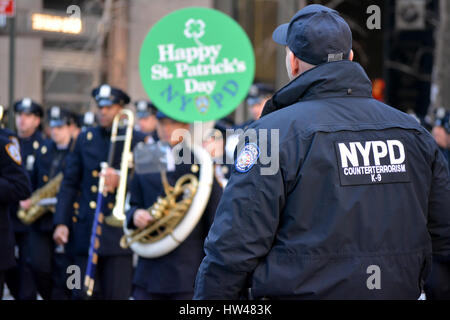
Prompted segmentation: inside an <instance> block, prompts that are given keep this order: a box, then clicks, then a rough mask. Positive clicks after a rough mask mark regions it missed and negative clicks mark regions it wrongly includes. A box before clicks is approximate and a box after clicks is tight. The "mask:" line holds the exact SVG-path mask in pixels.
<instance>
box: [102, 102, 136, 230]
mask: <svg viewBox="0 0 450 320" xmlns="http://www.w3.org/2000/svg"><path fill="white" fill-rule="evenodd" d="M120 121H123V123H125V125H126V132H125V135H124V136H123V135H122V136H119V135H117V134H118V131H119V122H120ZM133 125H134V115H133V112H132V111H131V110H127V109H124V110H122V111H121V112H120V113H119V114H117V115H116V116H115V117H114V121H113V127H112V131H111V149H110V153H109V155H108V157H109V159H108V162H109V165H112V162H113V161H114V151H115V145H116V142H117V141H125V142H124V145H123V151H122V158H121V161H120V179H119V186H118V187H117V190H116V201H115V205H114V209H113V212H112V215H111V216H108V217H106V219H105V222H106V223H107V224H108V225H110V226H113V227H122V226H123V222H124V221H125V213H124V212H125V197H126V192H127V177H128V168H129V167H131V165H132V162H133V155H132V153H131V140H132V138H133Z"/></svg>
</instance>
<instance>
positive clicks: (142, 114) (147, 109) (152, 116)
mask: <svg viewBox="0 0 450 320" xmlns="http://www.w3.org/2000/svg"><path fill="white" fill-rule="evenodd" d="M134 105H135V106H136V111H137V112H136V116H137V119H138V121H137V122H138V123H137V126H138V128H139V131H140V132H142V133H143V134H145V135H146V136H148V138H147V142H148V143H152V142H155V141H158V135H157V133H156V124H157V122H158V119H156V112H157V110H158V109H156V107H155V105H154V104H153V103H152V102H150V101H147V100H138V101H136V102H135V103H134Z"/></svg>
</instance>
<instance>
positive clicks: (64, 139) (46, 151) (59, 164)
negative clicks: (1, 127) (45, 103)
mask: <svg viewBox="0 0 450 320" xmlns="http://www.w3.org/2000/svg"><path fill="white" fill-rule="evenodd" d="M49 111H50V112H49V117H48V125H49V128H50V135H51V139H48V140H46V141H45V142H44V143H43V145H42V147H41V148H39V149H38V152H37V154H36V160H35V162H34V169H33V174H32V176H31V183H32V186H33V190H42V188H43V187H44V186H48V183H50V181H52V182H55V181H57V180H59V182H56V185H55V186H54V187H53V188H54V190H52V191H51V192H55V193H56V190H57V185H59V184H60V183H61V182H60V178H59V177H61V175H62V171H63V169H64V166H65V164H66V159H67V155H68V154H69V152H70V149H71V146H72V145H73V140H72V135H71V134H72V130H71V127H70V121H71V120H70V114H69V113H68V112H67V111H65V110H62V109H61V108H60V107H58V106H53V107H52V108H51V109H50V110H49ZM55 195H56V194H55ZM41 200H42V199H41ZM33 205H34V206H36V205H37V204H33ZM31 206H32V202H31V199H28V200H27V201H24V205H23V208H24V209H26V210H30V209H31ZM53 206H54V204H53ZM53 208H54V207H53ZM50 210H51V207H48V210H47V211H45V213H44V214H43V215H42V216H41V217H39V218H37V220H36V221H33V222H32V221H30V222H31V231H30V242H31V244H32V246H33V247H32V249H33V250H31V252H30V266H31V270H32V272H33V276H34V280H35V282H36V286H37V290H38V292H39V294H40V295H41V296H42V298H43V299H45V300H50V299H57V300H62V299H64V300H65V299H68V298H69V297H70V294H69V292H68V289H67V287H66V281H65V279H64V277H62V276H61V274H62V275H64V274H65V272H66V268H67V266H68V265H69V264H70V263H69V260H68V257H67V256H66V255H65V253H57V252H55V250H56V249H57V247H56V246H55V243H54V242H53V238H52V234H53V214H52V213H51V211H50ZM53 210H54V209H53ZM24 212H25V211H24ZM28 212H30V211H28ZM27 218H28V219H33V217H30V216H29V217H27ZM58 265H60V266H61V268H62V270H60V269H58V268H57V266H58ZM64 266H65V267H66V268H64Z"/></svg>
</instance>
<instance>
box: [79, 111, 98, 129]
mask: <svg viewBox="0 0 450 320" xmlns="http://www.w3.org/2000/svg"><path fill="white" fill-rule="evenodd" d="M82 117H83V118H82V121H81V122H82V124H83V126H84V127H92V126H93V125H94V124H95V114H94V113H93V112H91V111H88V112H86V113H85V114H84V115H83V116H82Z"/></svg>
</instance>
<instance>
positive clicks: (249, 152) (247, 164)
mask: <svg viewBox="0 0 450 320" xmlns="http://www.w3.org/2000/svg"><path fill="white" fill-rule="evenodd" d="M258 158H259V148H258V146H257V145H256V144H254V143H249V144H246V145H245V146H244V148H242V150H241V152H240V153H239V155H238V157H237V159H236V162H235V165H234V167H235V168H236V170H237V171H239V172H242V173H245V172H248V171H249V170H250V169H251V168H252V167H253V166H254V165H255V163H256V161H257V160H258Z"/></svg>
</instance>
